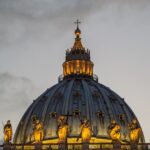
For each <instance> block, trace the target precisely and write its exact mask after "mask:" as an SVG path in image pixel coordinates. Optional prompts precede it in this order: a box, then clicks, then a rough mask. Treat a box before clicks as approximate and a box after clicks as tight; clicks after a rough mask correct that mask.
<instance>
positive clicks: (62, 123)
mask: <svg viewBox="0 0 150 150" xmlns="http://www.w3.org/2000/svg"><path fill="white" fill-rule="evenodd" d="M57 122H58V129H57V134H58V138H59V143H63V142H66V140H67V135H68V128H69V126H68V123H67V122H66V120H65V116H63V115H61V116H59V117H58V120H57Z"/></svg>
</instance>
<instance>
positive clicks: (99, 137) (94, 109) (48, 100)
mask: <svg viewBox="0 0 150 150" xmlns="http://www.w3.org/2000/svg"><path fill="white" fill-rule="evenodd" d="M76 45H77V46H76ZM63 69H64V72H63V73H64V74H63V76H61V77H59V82H58V83H57V84H56V85H54V86H52V87H50V88H48V89H47V90H46V91H45V92H44V93H43V94H41V95H40V96H39V97H38V98H37V99H36V100H34V101H33V103H32V104H31V105H30V106H29V108H28V109H27V111H26V112H25V114H24V115H23V117H22V119H21V120H20V122H19V125H18V127H17V129H16V133H15V136H14V143H18V144H19V143H32V142H34V139H33V136H31V135H32V132H33V125H32V119H33V118H34V117H37V118H38V119H39V120H40V122H42V124H43V129H44V137H43V142H45V143H47V142H58V135H57V129H58V125H57V119H58V116H64V117H65V119H66V120H67V123H68V125H69V133H68V135H67V137H68V138H67V139H68V142H77V141H76V138H78V137H79V138H80V133H81V129H80V124H81V121H82V120H84V119H85V118H86V119H87V120H88V121H89V124H90V127H91V130H92V135H91V141H92V142H110V141H112V139H111V138H110V136H109V134H108V126H109V125H110V124H111V121H112V120H115V122H117V123H118V124H119V125H120V127H121V129H120V132H121V141H122V142H129V141H130V137H129V124H130V123H131V122H132V120H133V119H134V120H137V118H136V116H135V114H134V112H133V111H132V110H131V108H130V107H129V106H128V105H127V103H126V102H125V101H124V99H123V98H121V97H120V96H119V95H118V94H116V93H115V92H114V91H113V90H111V89H110V88H108V87H107V86H105V85H103V84H101V83H99V82H98V77H96V76H95V75H94V74H93V63H92V62H91V60H90V53H89V51H88V50H85V48H83V47H82V44H81V40H80V37H79V35H77V37H76V38H75V43H74V46H73V48H72V49H71V50H70V51H69V50H67V51H66V61H65V62H64V63H63ZM137 125H138V127H140V124H139V122H138V120H137ZM139 142H144V136H143V133H142V134H140V137H139Z"/></svg>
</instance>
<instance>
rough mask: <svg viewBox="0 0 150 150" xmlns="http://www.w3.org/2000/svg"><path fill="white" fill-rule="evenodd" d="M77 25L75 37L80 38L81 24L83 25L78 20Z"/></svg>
mask: <svg viewBox="0 0 150 150" xmlns="http://www.w3.org/2000/svg"><path fill="white" fill-rule="evenodd" d="M74 23H75V24H76V25H77V28H76V30H75V32H74V33H75V35H76V36H77V37H79V36H80V34H81V31H80V29H79V24H80V23H81V22H80V21H79V20H78V19H77V21H75V22H74Z"/></svg>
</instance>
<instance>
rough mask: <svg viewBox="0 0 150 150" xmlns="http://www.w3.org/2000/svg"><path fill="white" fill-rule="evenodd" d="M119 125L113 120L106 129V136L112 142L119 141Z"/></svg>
mask: <svg viewBox="0 0 150 150" xmlns="http://www.w3.org/2000/svg"><path fill="white" fill-rule="evenodd" d="M120 129H121V127H120V125H119V124H117V123H116V121H115V120H112V121H111V124H110V125H109V127H108V134H109V136H110V137H111V139H112V140H113V141H120V137H121V133H120Z"/></svg>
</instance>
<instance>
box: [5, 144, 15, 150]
mask: <svg viewBox="0 0 150 150" xmlns="http://www.w3.org/2000/svg"><path fill="white" fill-rule="evenodd" d="M15 149H16V148H15V147H14V146H12V145H11V143H7V144H4V148H3V150H15Z"/></svg>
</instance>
